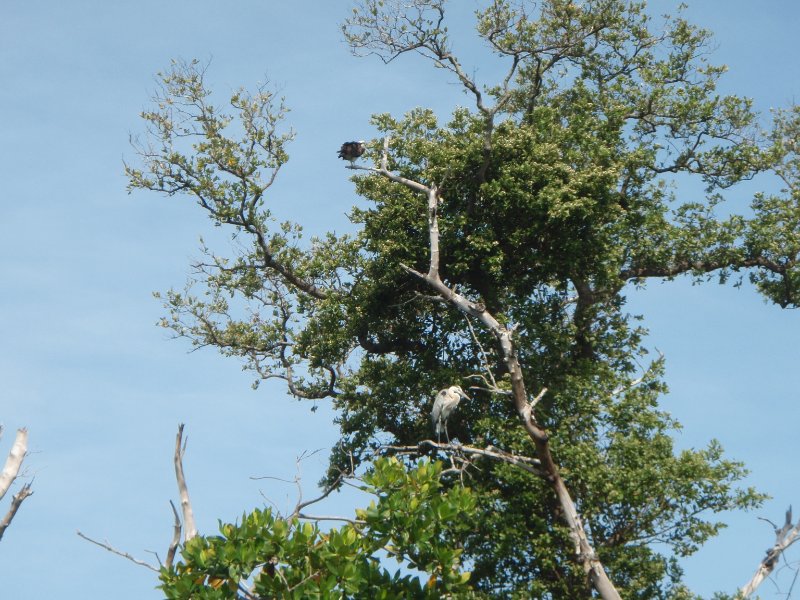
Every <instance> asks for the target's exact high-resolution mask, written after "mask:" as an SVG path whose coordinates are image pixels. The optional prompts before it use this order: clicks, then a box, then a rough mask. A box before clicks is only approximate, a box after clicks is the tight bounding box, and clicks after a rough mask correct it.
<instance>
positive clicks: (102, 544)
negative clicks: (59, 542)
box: [76, 531, 159, 573]
mask: <svg viewBox="0 0 800 600" xmlns="http://www.w3.org/2000/svg"><path fill="white" fill-rule="evenodd" d="M76 533H77V534H78V536H80V537H82V538H83V539H85V540H86V541H87V542H91V543H92V544H95V545H97V546H100V547H101V548H103V549H104V550H108V551H109V552H111V553H112V554H116V555H117V556H121V557H122V558H126V559H128V560H129V561H131V562H132V563H135V564H137V565H139V566H140V567H146V568H148V569H150V570H151V571H155V572H156V573H158V572H159V569H158V567H155V566H153V565H151V564H150V563H148V562H145V561H143V560H139V559H138V558H136V557H134V556H131V555H130V554H128V553H127V552H121V551H120V550H117V549H116V548H114V547H113V546H112V545H111V544H109V543H108V542H98V541H97V540H93V539H92V538H90V537H89V536H88V535H84V534H83V533H81V532H80V531H77V532H76Z"/></svg>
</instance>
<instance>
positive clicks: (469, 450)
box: [383, 440, 542, 477]
mask: <svg viewBox="0 0 800 600" xmlns="http://www.w3.org/2000/svg"><path fill="white" fill-rule="evenodd" d="M383 448H384V449H386V450H392V451H394V452H397V453H400V454H408V453H413V454H423V453H424V452H425V451H426V450H425V449H426V448H433V449H435V450H441V451H442V452H445V453H447V454H448V455H453V454H466V455H469V456H482V457H485V458H491V459H492V460H496V461H500V462H504V463H507V464H510V465H514V466H515V467H519V468H520V469H522V470H523V471H527V472H528V473H532V474H534V475H537V476H539V477H541V476H542V470H541V461H540V460H539V459H536V458H530V457H528V456H520V455H518V454H511V453H510V452H506V451H505V450H501V449H500V448H497V447H496V446H491V445H489V446H486V448H477V447H475V446H464V445H461V444H453V443H442V442H435V441H433V440H422V441H421V442H419V444H417V445H416V446H383Z"/></svg>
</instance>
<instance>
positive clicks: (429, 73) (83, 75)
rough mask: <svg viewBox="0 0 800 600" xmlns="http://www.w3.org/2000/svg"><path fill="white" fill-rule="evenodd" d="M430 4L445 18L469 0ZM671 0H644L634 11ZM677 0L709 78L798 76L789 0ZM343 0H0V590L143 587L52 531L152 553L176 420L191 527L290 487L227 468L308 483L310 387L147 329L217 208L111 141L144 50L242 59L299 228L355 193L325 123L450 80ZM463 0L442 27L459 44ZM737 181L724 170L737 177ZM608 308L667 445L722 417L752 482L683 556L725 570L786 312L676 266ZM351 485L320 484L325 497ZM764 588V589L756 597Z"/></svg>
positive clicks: (741, 534) (728, 571)
mask: <svg viewBox="0 0 800 600" xmlns="http://www.w3.org/2000/svg"><path fill="white" fill-rule="evenodd" d="M454 4H456V5H457V6H458V11H457V12H458V13H459V14H460V16H461V17H464V16H468V15H469V12H470V11H471V10H472V9H473V8H474V7H475V0H461V1H460V2H454ZM675 4H677V3H675V2H672V1H668V0H658V1H657V2H651V5H652V6H653V7H654V10H656V11H658V12H664V11H666V10H670V9H672V8H674V6H675ZM695 4H696V5H697V6H690V8H689V10H688V14H689V15H690V16H691V17H692V18H693V20H694V21H695V22H698V23H699V24H702V25H704V26H706V27H708V28H710V29H712V30H713V31H715V32H716V35H717V37H716V40H717V43H718V48H717V50H716V54H715V57H716V59H717V61H718V62H722V63H726V64H728V65H729V66H730V73H729V74H728V76H726V78H725V80H724V86H723V87H724V90H725V91H730V92H736V93H740V94H743V95H747V96H751V97H753V98H754V100H755V104H756V106H757V107H758V108H759V109H761V110H765V111H766V110H768V109H769V107H771V106H785V105H787V104H788V103H790V102H792V101H793V100H794V99H795V98H796V97H797V96H798V95H800V66H798V61H797V54H798V42H797V37H796V35H797V34H796V29H797V24H798V23H800V5H799V4H798V3H796V2H794V1H792V0H765V1H762V2H753V1H752V0H724V1H723V0H704V1H702V2H701V1H700V0H696V2H695ZM349 9H350V2H349V1H348V0H324V1H323V0H316V1H312V0H300V1H294V2H278V1H275V0H260V1H259V0H239V1H237V2H229V3H222V2H210V1H208V0H191V1H189V0H171V1H170V2H164V1H161V0H159V1H156V0H137V1H136V2H133V1H125V0H117V1H114V2H109V1H107V0H73V1H71V2H57V1H55V0H25V1H22V0H3V1H2V2H0V114H2V115H3V123H2V125H0V209H1V210H2V212H1V213H0V282H2V284H1V285H2V294H1V295H0V381H2V389H1V391H0V422H2V423H3V424H4V425H5V427H6V433H5V436H4V437H3V439H2V440H0V454H2V455H3V456H4V455H5V453H6V452H7V451H8V448H9V446H10V443H11V440H12V439H13V432H14V430H15V429H16V428H17V427H21V426H27V427H29V429H30V448H31V455H30V456H29V457H28V459H27V460H26V465H27V471H26V473H27V475H28V477H29V478H30V477H34V478H35V481H34V483H33V487H34V491H35V493H34V495H33V496H32V497H31V498H29V499H28V500H27V501H26V502H25V504H24V505H23V507H22V509H21V511H20V513H19V514H18V516H17V518H16V519H15V521H14V522H13V524H12V525H11V527H10V528H9V530H8V531H7V533H6V535H5V538H4V539H3V540H2V542H0V582H2V583H1V584H0V586H1V587H0V589H2V596H3V597H4V598H14V599H28V598H30V599H34V600H35V599H39V598H56V597H57V598H60V599H62V600H72V599H82V600H83V599H86V598H114V599H116V600H141V599H146V598H153V599H156V598H159V597H160V594H159V593H158V592H157V591H156V590H155V589H154V586H155V584H156V579H155V577H154V576H153V575H154V574H152V573H150V572H148V571H146V570H144V569H142V568H140V567H137V566H135V565H133V564H132V563H130V562H128V561H125V560H123V559H121V558H117V557H114V556H112V555H110V554H109V553H107V552H105V551H103V550H101V549H99V548H97V547H94V546H92V545H90V544H88V543H87V542H85V541H83V540H81V539H79V538H78V537H77V536H76V534H75V531H76V530H77V529H80V530H81V531H83V532H84V533H86V534H88V535H90V536H93V537H96V538H99V539H107V540H109V541H110V542H111V543H113V544H114V545H115V546H116V547H118V548H120V549H122V550H126V551H128V552H130V553H131V554H133V555H135V556H137V557H139V558H143V559H146V560H151V561H153V560H154V558H153V556H152V555H151V554H149V553H148V551H156V552H158V553H159V554H160V555H161V556H162V557H163V556H164V553H165V551H166V547H167V545H168V543H169V539H170V536H171V519H172V517H171V512H170V509H169V505H168V500H169V499H170V498H173V499H175V498H176V490H175V482H174V475H173V472H172V464H171V455H172V447H173V444H174V435H175V431H176V426H177V424H178V423H179V422H185V423H186V424H187V431H188V436H189V445H188V452H187V457H186V461H185V466H186V471H187V477H188V483H189V488H190V491H191V493H192V498H193V504H194V509H195V513H196V515H197V517H198V525H199V528H200V529H201V531H203V532H209V533H210V532H213V531H214V530H215V527H216V521H217V519H224V520H232V519H235V518H236V517H237V515H239V514H241V512H242V511H244V510H248V509H251V508H253V507H255V506H259V505H262V504H263V503H264V502H265V500H264V497H267V498H269V499H270V500H272V501H274V502H276V503H278V504H279V505H281V506H286V505H287V503H288V504H293V502H294V499H295V490H294V488H293V487H291V486H287V485H284V484H281V483H279V482H275V481H263V480H261V481H254V480H251V479H250V477H251V476H260V475H271V476H278V477H284V478H292V477H294V475H295V472H296V469H295V457H296V456H297V455H299V454H301V453H302V452H304V451H313V450H316V449H323V452H321V453H319V454H318V455H316V456H315V457H313V458H311V459H308V460H306V461H304V463H303V480H304V482H305V485H304V487H305V490H306V493H307V495H310V494H312V493H313V491H314V486H315V482H316V481H317V480H318V479H319V475H320V473H321V470H322V468H323V466H324V463H325V451H324V450H326V449H327V448H329V447H330V445H331V443H333V441H334V440H335V439H336V431H335V428H334V427H333V426H332V424H331V418H332V413H331V412H330V410H328V407H327V406H326V405H325V404H324V403H322V404H321V405H320V410H318V411H317V412H311V411H310V410H309V405H308V404H303V403H298V402H296V401H293V400H290V399H288V398H287V397H286V396H285V395H284V393H283V391H282V389H281V388H280V386H277V385H276V386H271V385H264V386H262V387H261V388H260V389H259V390H258V391H253V390H251V389H250V383H251V382H252V377H251V375H250V374H249V373H243V372H242V371H241V370H240V365H239V364H238V363H237V362H236V361H234V360H231V359H223V358H221V357H220V356H218V355H217V354H216V353H215V352H213V351H211V350H205V351H198V352H194V353H189V350H190V347H189V345H188V343H187V342H185V341H181V340H177V341H169V339H168V338H169V336H168V333H167V332H165V330H162V329H159V328H157V327H155V323H156V321H157V320H158V318H159V317H160V316H161V314H162V309H161V307H160V305H159V303H158V302H157V301H156V300H154V299H153V298H152V296H151V292H152V291H156V290H165V289H167V288H169V287H171V286H175V287H181V286H182V285H183V282H184V280H185V277H186V274H187V273H188V263H189V261H190V260H191V258H192V257H194V256H196V255H197V254H198V253H197V250H196V248H197V240H198V237H199V236H200V235H204V236H205V237H207V238H209V239H211V240H212V242H213V241H215V240H218V239H219V232H215V231H214V230H213V228H212V227H211V226H210V223H209V222H208V221H207V219H205V217H204V215H202V214H201V212H200V211H199V210H197V209H196V208H195V207H194V206H193V205H192V204H191V202H190V201H189V200H188V199H186V198H172V199H164V198H160V197H157V196H156V195H153V194H144V193H136V194H133V195H127V194H126V192H125V179H124V176H123V170H122V161H123V158H127V159H129V160H132V159H134V155H133V152H132V151H131V150H130V148H129V146H128V136H129V133H135V132H137V131H140V130H141V123H140V120H139V118H138V113H139V112H140V111H141V110H142V109H143V108H145V107H146V106H147V103H148V97H149V94H150V93H151V92H152V91H153V89H154V88H155V84H154V79H153V75H154V73H156V72H157V71H158V70H161V69H164V68H165V67H167V66H168V64H169V60H170V59H171V58H185V59H190V58H193V57H197V58H199V59H201V60H208V59H211V65H210V67H209V70H208V82H209V83H210V84H212V85H213V86H214V87H215V88H216V89H217V90H219V91H220V93H222V94H226V93H229V92H230V91H231V90H233V89H234V88H236V87H239V86H246V87H248V86H249V87H254V86H255V85H256V84H257V83H259V82H261V81H264V79H265V78H266V79H268V80H269V81H271V82H272V83H273V84H274V85H276V86H277V87H278V88H279V89H280V90H281V92H282V93H283V94H284V95H285V97H286V101H287V103H288V105H289V106H290V107H291V109H292V112H291V113H290V115H289V123H290V124H291V125H292V127H293V128H294V129H295V130H296V131H297V139H296V141H295V142H294V143H293V144H292V145H291V146H290V148H289V151H290V154H291V156H292V158H291V161H290V163H289V164H288V165H287V167H286V168H285V170H284V171H283V172H282V174H281V176H280V179H279V182H278V184H276V186H275V188H274V192H275V193H274V194H273V195H272V196H271V200H270V207H271V208H272V209H273V210H275V212H276V213H277V214H278V215H280V216H285V217H288V216H292V217H293V218H296V219H297V220H299V221H300V222H302V223H304V224H305V225H306V226H307V228H308V230H309V231H310V232H312V233H315V232H316V233H319V232H321V231H323V230H325V229H326V228H331V229H337V230H339V231H341V230H343V229H345V228H347V227H348V223H347V219H346V217H345V213H346V212H347V210H348V208H349V207H350V206H352V204H353V203H355V202H357V201H358V200H357V198H355V196H354V193H353V188H352V184H351V183H350V182H349V181H348V177H349V175H350V172H349V171H347V170H345V169H344V168H343V164H342V163H341V161H339V160H337V159H336V150H337V148H338V146H339V144H340V143H341V142H342V141H345V140H347V139H354V138H355V139H359V138H368V137H370V136H371V135H373V133H374V132H373V131H372V130H371V129H370V127H369V126H368V123H367V121H368V118H369V116H370V114H372V113H376V112H392V113H395V114H401V113H403V112H405V111H406V110H408V109H410V108H413V107H415V106H430V107H433V108H435V109H436V110H437V111H439V112H440V113H441V114H446V113H447V112H449V110H450V109H451V108H452V107H453V106H455V105H456V104H459V103H466V102H467V99H466V98H465V97H463V96H462V95H461V93H460V91H459V89H458V87H457V86H456V85H453V82H452V81H451V80H447V79H443V78H442V75H443V74H442V72H438V71H436V70H434V69H432V68H430V66H429V65H428V64H426V63H424V62H423V61H421V60H418V59H412V58H408V59H404V60H399V61H397V62H396V64H392V65H390V66H388V67H386V66H384V65H382V64H381V63H380V62H379V61H378V60H376V59H357V58H353V57H352V56H350V54H349V52H348V50H347V48H346V46H345V45H344V44H343V43H342V41H341V35H340V32H339V27H338V23H339V22H340V21H341V19H342V18H343V17H344V16H346V15H347V14H348V11H349ZM464 22H465V21H463V20H461V21H459V23H458V24H457V25H456V29H455V30H456V34H457V37H456V48H457V49H460V50H461V51H462V52H463V53H464V55H465V56H467V57H473V56H478V55H479V50H480V48H479V47H477V45H476V44H475V42H474V38H471V37H469V36H468V29H467V28H466V27H465V26H464ZM491 70H492V69H491V65H490V64H489V65H484V64H483V63H482V64H481V66H480V68H479V69H478V70H477V75H478V77H479V78H480V77H482V76H484V75H485V76H486V79H487V80H488V79H491V75H492V73H491ZM753 189H754V188H753V187H749V188H747V189H743V190H741V191H738V192H736V194H738V197H739V200H740V201H742V202H746V201H747V200H748V198H747V195H748V194H750V193H752V190H753ZM629 306H630V307H631V312H634V313H638V312H644V313H646V315H647V320H646V323H647V324H648V325H649V326H650V329H651V336H650V338H649V342H648V343H649V344H650V345H651V346H652V347H654V348H655V347H657V348H659V349H660V350H661V351H663V352H664V353H665V354H666V356H667V360H668V363H667V381H668V382H669V383H670V385H671V389H672V391H671V393H670V394H669V395H668V396H667V397H665V398H664V401H663V406H664V408H665V409H666V410H668V411H670V412H672V413H673V414H674V415H675V416H676V417H677V418H678V419H679V420H680V421H682V422H683V423H684V426H685V428H684V430H683V431H682V432H681V433H680V434H679V435H678V436H677V441H678V444H679V445H680V446H681V447H689V446H700V445H703V444H705V442H706V441H707V440H708V439H710V438H712V437H716V438H718V439H720V440H721V442H722V443H723V445H724V446H725V447H726V449H727V450H728V453H729V455H730V456H732V457H735V458H738V459H741V460H743V461H745V462H746V463H747V465H748V466H749V467H750V468H751V469H752V471H753V474H752V476H751V478H750V482H751V483H752V484H754V485H757V486H758V487H759V488H760V489H761V490H763V491H766V492H768V493H770V494H772V495H773V496H774V500H772V501H770V502H768V503H767V505H766V506H765V507H764V509H763V510H761V511H758V512H757V513H753V514H745V515H734V516H732V517H731V518H730V523H731V527H730V528H729V529H728V530H726V531H725V532H724V533H723V534H722V535H721V536H720V537H719V538H718V539H717V540H715V541H713V542H712V543H710V544H708V545H707V546H706V547H705V548H704V549H703V550H702V551H701V552H699V553H698V554H697V555H695V556H694V557H692V558H690V559H688V560H686V561H685V563H684V566H685V568H686V571H687V579H688V582H689V583H690V585H691V586H692V587H693V588H694V589H695V590H696V591H698V592H700V593H703V594H706V595H710V593H711V592H712V591H713V590H719V589H724V590H732V589H734V588H735V587H736V586H737V585H740V584H742V583H743V582H744V581H746V580H747V579H748V578H749V577H750V575H751V573H752V571H753V570H754V569H755V567H756V566H757V563H758V561H759V560H760V559H761V557H762V556H763V553H764V550H765V549H766V548H767V547H768V546H769V545H770V544H771V543H772V541H773V540H772V532H771V529H770V528H769V526H768V525H766V524H765V523H763V522H761V521H758V520H757V519H756V517H757V516H765V517H769V518H772V519H773V520H780V519H781V518H782V514H783V511H784V510H785V508H786V506H787V505H788V504H790V503H795V505H796V506H798V507H799V508H800V483H798V476H797V475H798V467H797V455H798V453H799V451H800V439H799V438H798V436H797V435H796V434H797V424H798V417H800V411H799V410H798V389H799V388H800V370H799V369H798V365H797V358H798V345H797V340H798V334H800V325H799V324H798V319H797V313H796V312H793V311H781V310H780V309H779V308H777V307H775V306H771V305H766V304H764V303H763V301H762V300H761V298H760V297H758V296H757V295H756V294H755V293H754V292H753V291H752V290H750V289H747V288H744V289H741V290H735V289H732V288H730V287H727V288H723V287H719V286H716V285H711V284H709V285H705V286H699V287H698V286H695V287H693V286H691V285H688V284H687V283H686V282H673V283H668V284H663V285H660V284H659V285H651V286H650V287H649V288H648V289H647V290H645V291H643V292H636V293H635V294H632V296H631V300H630V304H629ZM262 494H263V495H262ZM7 501H8V498H7V499H6V501H5V502H4V503H3V504H2V505H1V506H0V510H2V511H3V512H4V511H5V510H6V506H7ZM351 509H352V506H351V503H350V501H349V500H348V499H347V498H344V497H336V498H334V499H333V501H332V505H331V508H330V511H337V512H340V513H349V512H350V511H351ZM794 557H795V558H797V553H795V555H794ZM784 583H785V584H786V585H788V582H787V581H785V580H784ZM784 591H785V590H784ZM773 592H774V588H772V587H770V586H769V584H766V585H765V586H764V587H763V588H762V594H763V596H764V597H765V598H769V597H773V596H772V595H771V594H772V593H773ZM774 597H777V596H774Z"/></svg>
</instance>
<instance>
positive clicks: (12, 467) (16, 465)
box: [0, 427, 28, 499]
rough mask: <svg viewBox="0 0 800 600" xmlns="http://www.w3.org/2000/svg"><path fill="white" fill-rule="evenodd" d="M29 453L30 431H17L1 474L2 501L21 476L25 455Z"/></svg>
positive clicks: (0, 494) (0, 497)
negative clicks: (18, 476) (20, 471)
mask: <svg viewBox="0 0 800 600" xmlns="http://www.w3.org/2000/svg"><path fill="white" fill-rule="evenodd" d="M27 451H28V430H27V429H26V428H24V427H23V428H21V429H18V430H17V436H16V438H15V439H14V444H13V445H12V446H11V450H10V451H9V453H8V457H7V458H6V462H5V465H4V466H3V471H2V472H0V499H2V498H3V496H5V495H6V492H8V488H10V487H11V484H12V483H14V480H15V479H16V478H17V475H19V470H20V468H21V467H22V461H23V460H25V454H26V453H27Z"/></svg>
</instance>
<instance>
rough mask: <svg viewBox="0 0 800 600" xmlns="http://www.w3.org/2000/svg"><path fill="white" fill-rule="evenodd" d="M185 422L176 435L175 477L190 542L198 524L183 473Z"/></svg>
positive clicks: (187, 537) (185, 539)
mask: <svg viewBox="0 0 800 600" xmlns="http://www.w3.org/2000/svg"><path fill="white" fill-rule="evenodd" d="M183 427H184V425H183V423H181V424H180V425H178V435H177V436H176V437H175V456H174V462H175V479H176V480H177V482H178V492H179V494H180V497H181V510H182V511H183V523H184V542H188V541H189V540H190V539H192V538H193V537H194V536H196V535H197V526H196V525H195V521H194V513H193V512H192V503H191V500H190V499H189V488H188V487H187V486H186V478H185V477H184V474H183V455H184V452H185V451H186V442H184V440H183Z"/></svg>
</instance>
